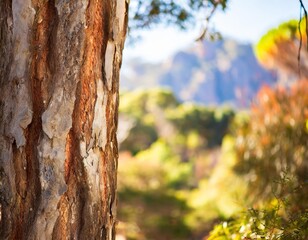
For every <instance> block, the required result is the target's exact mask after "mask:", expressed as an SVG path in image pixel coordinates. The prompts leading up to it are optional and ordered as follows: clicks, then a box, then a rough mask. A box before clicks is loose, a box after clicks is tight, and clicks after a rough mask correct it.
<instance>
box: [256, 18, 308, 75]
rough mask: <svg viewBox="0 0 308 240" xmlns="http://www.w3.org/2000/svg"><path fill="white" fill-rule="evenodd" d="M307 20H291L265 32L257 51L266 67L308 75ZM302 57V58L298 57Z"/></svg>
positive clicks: (258, 56)
mask: <svg viewBox="0 0 308 240" xmlns="http://www.w3.org/2000/svg"><path fill="white" fill-rule="evenodd" d="M306 27H307V26H306V21H305V19H302V21H301V22H300V29H301V30H300V31H299V23H298V21H297V20H290V21H288V22H285V23H282V24H281V25H279V26H278V27H277V28H274V29H272V30H270V31H269V32H268V33H267V34H265V35H264V36H263V37H262V38H261V39H260V41H259V43H258V44H257V46H256V48H255V53H256V56H257V58H258V59H259V61H260V62H261V63H262V64H263V65H264V66H266V67H268V68H272V69H279V70H283V71H285V72H287V73H289V74H293V75H297V74H298V72H299V71H300V72H301V75H302V77H306V78H307V77H308V68H307V66H306V64H302V63H305V62H306V61H307V60H308V59H307V53H306V51H307V35H306V34H307V31H306ZM298 57H300V59H299V58H298Z"/></svg>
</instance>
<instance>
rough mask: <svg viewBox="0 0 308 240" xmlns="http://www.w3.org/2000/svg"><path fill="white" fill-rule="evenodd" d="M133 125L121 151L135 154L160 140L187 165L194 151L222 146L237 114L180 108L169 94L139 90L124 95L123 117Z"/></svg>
mask: <svg viewBox="0 0 308 240" xmlns="http://www.w3.org/2000/svg"><path fill="white" fill-rule="evenodd" d="M121 115H125V116H126V117H128V118H130V119H131V120H132V121H133V122H134V126H133V127H132V129H131V130H130V134H129V135H128V136H127V138H126V139H125V140H124V141H123V142H122V143H121V145H120V150H122V151H124V150H127V151H130V152H131V153H132V154H136V153H137V152H139V151H140V150H142V149H146V148H147V147H149V146H150V145H151V143H153V142H155V141H156V140H157V139H158V138H160V137H162V138H165V139H166V140H167V141H168V143H169V144H170V145H172V148H173V149H174V150H175V152H177V153H178V154H180V155H181V156H182V161H186V160H187V158H189V155H191V154H193V150H196V151H198V150H201V149H207V148H214V147H218V146H220V144H221V142H222V139H223V137H224V135H225V134H226V133H227V131H228V126H229V124H230V122H232V119H233V117H234V112H233V111H232V110H231V109H229V108H226V107H224V108H223V107H222V108H217V109H210V108H206V107H202V106H197V105H192V104H180V103H179V102H178V101H177V100H176V99H175V97H174V95H173V94H172V93H171V92H170V91H167V90H161V89H151V90H136V91H133V92H129V93H122V94H121V105H120V116H121Z"/></svg>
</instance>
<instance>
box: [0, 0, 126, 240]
mask: <svg viewBox="0 0 308 240" xmlns="http://www.w3.org/2000/svg"><path fill="white" fill-rule="evenodd" d="M127 8H128V4H127V2H126V0H1V1H0V89H1V96H0V239H16V240H22V239H31V240H32V239H39V240H43V239H89V240H90V239H91V240H92V239H109V240H110V239H114V236H115V231H114V230H115V221H116V212H115V210H116V201H117V200H116V171H117V157H118V149H117V139H116V130H117V114H118V113H117V112H118V102H119V94H118V90H119V69H120V65H121V59H122V49H123V44H124V40H125V34H126V27H127Z"/></svg>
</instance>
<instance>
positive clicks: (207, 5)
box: [128, 0, 229, 40]
mask: <svg viewBox="0 0 308 240" xmlns="http://www.w3.org/2000/svg"><path fill="white" fill-rule="evenodd" d="M228 1H229V0H168V1H166V0H149V1H142V0H131V1H130V9H129V27H128V30H129V33H130V37H132V36H134V34H132V32H134V31H135V30H138V29H145V28H151V27H153V26H156V25H164V26H170V25H173V26H177V27H178V28H180V29H182V30H183V29H187V28H189V27H193V26H196V24H197V23H202V24H203V25H204V26H203V31H202V33H201V34H200V37H199V38H198V39H197V40H202V39H205V38H209V39H210V40H217V39H221V35H220V33H218V32H216V31H213V29H209V27H208V26H209V22H210V19H211V18H212V16H213V14H214V12H215V11H216V10H217V9H220V10H222V11H224V10H225V9H226V7H227V3H228ZM209 30H210V31H209ZM133 38H135V37H133Z"/></svg>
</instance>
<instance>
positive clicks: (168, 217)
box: [119, 140, 192, 239]
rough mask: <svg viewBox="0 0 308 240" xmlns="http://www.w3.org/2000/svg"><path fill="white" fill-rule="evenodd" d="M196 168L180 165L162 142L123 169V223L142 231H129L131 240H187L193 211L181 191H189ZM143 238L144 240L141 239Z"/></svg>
mask: <svg viewBox="0 0 308 240" xmlns="http://www.w3.org/2000/svg"><path fill="white" fill-rule="evenodd" d="M191 171H192V166H191V164H190V163H180V162H179V159H178V158H177V157H176V156H175V155H174V153H173V152H172V151H171V149H170V148H169V147H168V145H167V144H166V142H164V141H162V140H160V141H157V142H155V143H154V144H152V146H151V147H150V148H149V149H147V150H145V151H141V152H140V153H139V154H137V155H136V157H135V159H134V160H130V161H125V162H121V164H120V165H119V198H120V202H121V203H122V205H120V208H119V219H121V220H122V221H125V223H126V224H128V225H129V223H135V224H137V226H138V229H140V230H139V231H136V230H128V229H125V231H126V235H128V237H129V239H134V237H133V236H134V235H138V234H139V235H140V236H139V237H138V238H137V239H158V238H157V236H156V235H157V233H158V232H159V233H160V234H159V237H160V239H187V237H188V236H189V235H190V229H189V228H188V226H187V225H186V223H185V222H184V220H183V216H185V215H186V214H187V213H188V212H189V211H190V209H189V207H188V205H187V203H186V201H185V200H184V199H182V198H180V197H178V194H177V190H180V189H183V188H187V186H188V185H189V182H190V176H191ZM141 236H142V237H141Z"/></svg>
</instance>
